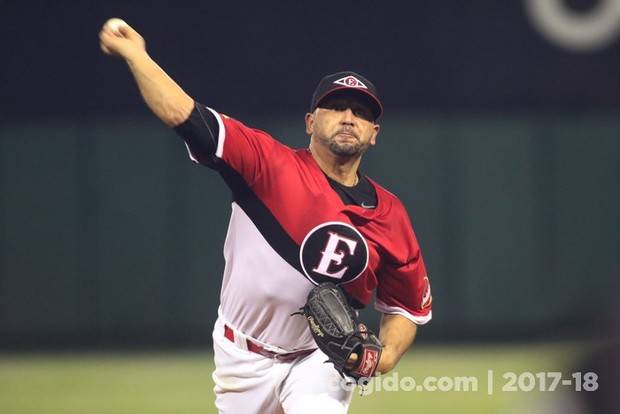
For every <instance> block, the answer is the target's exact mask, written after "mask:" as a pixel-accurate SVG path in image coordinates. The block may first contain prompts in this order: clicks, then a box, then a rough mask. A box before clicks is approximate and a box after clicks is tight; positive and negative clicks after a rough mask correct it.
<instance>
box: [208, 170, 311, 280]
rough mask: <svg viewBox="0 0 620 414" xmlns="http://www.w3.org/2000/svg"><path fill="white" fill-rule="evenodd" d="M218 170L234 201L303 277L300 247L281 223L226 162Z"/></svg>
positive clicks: (279, 253)
mask: <svg viewBox="0 0 620 414" xmlns="http://www.w3.org/2000/svg"><path fill="white" fill-rule="evenodd" d="M217 170H218V171H219V173H220V175H221V176H222V178H223V179H224V181H225V182H226V184H227V185H228V187H229V188H230V189H231V191H232V193H233V201H234V202H236V203H237V204H239V206H240V207H241V208H242V209H243V211H244V212H245V214H247V215H248V217H250V219H251V220H252V223H254V225H255V226H256V228H257V229H258V231H260V233H261V234H262V235H263V237H264V238H265V240H267V243H269V245H270V246H271V247H272V248H273V249H274V250H275V251H276V252H277V253H278V255H279V256H280V257H281V258H283V259H284V260H285V261H286V262H287V263H288V264H290V265H291V266H292V267H293V268H295V269H296V270H297V271H298V272H299V273H301V275H302V276H303V274H304V271H303V269H302V267H301V263H300V262H299V247H300V246H299V245H298V244H297V243H296V242H295V240H293V239H292V238H291V236H289V234H288V233H287V232H286V230H284V228H283V227H282V225H281V224H280V222H279V221H278V220H277V219H276V218H275V217H274V215H273V214H272V213H271V211H269V209H268V208H267V206H266V205H265V204H264V203H263V202H262V201H261V200H260V199H259V198H258V196H257V195H256V194H254V192H253V191H252V190H251V189H250V187H248V185H247V184H246V182H245V180H244V179H243V177H242V176H241V175H240V174H239V173H238V172H237V171H235V170H234V169H233V168H231V167H230V166H228V165H227V164H226V163H225V162H219V163H218V164H217Z"/></svg>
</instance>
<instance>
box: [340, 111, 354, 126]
mask: <svg viewBox="0 0 620 414" xmlns="http://www.w3.org/2000/svg"><path fill="white" fill-rule="evenodd" d="M354 122H355V115H353V111H352V110H351V108H347V109H345V110H344V111H342V119H341V121H340V123H341V124H343V125H353V124H354Z"/></svg>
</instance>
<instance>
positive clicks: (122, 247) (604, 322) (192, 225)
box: [0, 0, 620, 349]
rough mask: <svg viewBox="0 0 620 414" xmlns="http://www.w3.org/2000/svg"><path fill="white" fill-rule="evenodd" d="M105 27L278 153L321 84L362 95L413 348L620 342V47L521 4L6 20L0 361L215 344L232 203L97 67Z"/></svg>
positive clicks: (85, 6)
mask: <svg viewBox="0 0 620 414" xmlns="http://www.w3.org/2000/svg"><path fill="white" fill-rule="evenodd" d="M600 4H602V2H601V3H599V2H597V1H585V0H582V1H577V0H571V1H566V2H565V5H566V7H567V10H569V11H570V12H572V13H576V15H577V16H580V15H586V14H588V13H591V12H592V11H593V10H595V9H596V7H599V6H600ZM113 16H117V17H121V18H123V19H124V20H126V21H127V22H128V23H129V24H131V25H132V26H133V27H134V28H135V29H137V30H138V31H139V32H140V33H141V34H142V35H143V36H144V37H145V39H146V41H147V48H148V50H149V53H150V54H151V56H152V57H153V58H154V59H155V60H156V61H157V62H159V63H160V65H161V66H162V67H163V68H164V69H165V70H166V71H167V72H168V73H169V74H170V75H171V76H172V77H173V78H174V79H176V80H177V81H178V82H179V83H180V84H181V85H182V86H183V87H184V89H185V90H186V91H188V93H190V95H192V96H193V97H194V98H195V99H197V100H199V101H201V102H203V103H205V104H207V105H209V106H212V107H214V108H216V109H218V110H220V111H222V112H224V113H227V114H229V115H231V116H234V117H236V118H239V119H241V120H243V121H244V122H246V123H247V124H250V125H253V126H256V127H258V128H261V129H265V130H267V131H269V132H270V133H272V134H273V135H274V136H276V137H277V138H279V139H280V140H281V141H283V142H285V143H287V144H289V145H291V146H296V147H297V146H305V145H307V137H306V136H305V134H304V130H303V123H302V122H303V115H304V113H305V111H307V108H308V106H309V103H310V97H311V94H312V91H313V89H314V87H315V85H316V84H317V83H318V81H319V79H320V78H321V77H322V76H323V75H325V74H327V73H332V72H336V71H340V70H345V69H350V70H354V71H357V72H360V73H362V74H364V75H365V76H366V77H368V78H370V79H371V80H372V81H373V82H374V83H375V85H376V86H377V87H378V89H379V92H380V94H381V96H382V98H383V101H384V106H385V113H386V114H385V117H384V119H383V120H382V132H381V134H380V136H379V145H378V146H377V147H376V148H374V149H373V150H371V151H370V152H369V153H368V154H367V157H366V159H365V161H364V169H365V171H366V172H367V173H368V174H369V175H370V176H371V177H374V178H376V179H377V180H378V181H379V182H380V183H382V184H384V185H385V186H387V187H388V188H389V189H390V190H392V191H394V192H395V193H396V194H397V195H399V197H400V198H401V199H402V200H403V201H404V202H405V204H406V206H407V208H408V210H409V213H410V215H411V217H412V219H413V222H414V227H415V230H416V233H417V236H418V238H419V241H420V243H421V246H422V249H423V252H424V255H425V259H426V262H427V267H428V268H429V273H430V277H431V282H432V286H433V296H434V320H433V322H432V323H431V324H430V325H428V326H427V327H424V328H423V329H422V330H421V332H422V333H421V335H420V340H421V341H448V340H485V339H490V340H506V339H514V340H524V339H545V340H546V339H580V338H593V337H595V338H598V337H609V335H615V334H616V330H615V328H614V327H615V326H616V324H617V322H618V307H617V303H618V286H619V285H618V276H619V268H620V266H619V264H618V263H619V262H618V252H619V251H620V239H619V237H618V236H619V233H618V230H619V219H618V211H619V207H620V194H619V192H618V184H617V183H618V179H620V163H619V161H620V159H619V158H620V157H619V151H620V118H619V115H620V93H619V92H620V90H619V86H620V83H619V80H618V74H619V73H620V36H619V35H618V34H617V33H616V34H613V35H611V36H610V40H609V41H608V42H607V43H606V44H604V45H600V46H598V47H595V46H593V47H592V48H589V49H585V50H584V49H582V50H576V49H575V48H570V47H567V46H566V45H562V44H559V43H557V42H554V41H552V40H551V39H550V38H549V37H547V36H545V35H544V34H543V33H542V32H541V31H540V30H538V29H537V28H536V27H535V26H534V24H533V23H532V18H531V17H530V16H529V15H528V13H527V12H526V7H525V1H511V2H497V1H490V0H487V1H477V2H415V1H408V2H390V3H389V4H381V5H380V4H379V3H377V2H370V1H342V2H322V1H316V2H304V3H302V2H299V3H292V2H269V1H267V2H247V3H241V2H230V3H222V2H207V1H201V2H195V1H185V2H171V1H162V0H159V1H154V2H134V3H132V4H124V3H121V2H105V3H89V2H72V1H66V2H47V1H39V2H36V1H26V2H13V1H0V23H1V24H0V39H2V49H3V51H2V55H1V56H2V58H1V59H2V62H1V63H0V74H1V76H0V82H1V84H0V90H1V92H0V97H1V98H2V99H0V347H4V348H20V349H21V348H31V347H65V346H112V345H114V346H116V345H122V346H134V345H140V346H143V345H149V346H151V345H162V344H163V345H166V344H173V345H195V344H203V343H206V342H208V341H209V340H210V329H211V325H212V323H213V320H214V319H215V316H216V309H217V300H218V294H219V287H220V280H221V271H222V267H223V259H222V254H221V249H222V242H223V239H224V236H225V231H226V225H227V221H228V215H229V211H230V207H229V198H230V197H229V194H228V191H227V189H226V188H225V186H224V185H223V183H221V182H220V180H219V179H218V177H217V176H216V175H215V174H213V173H212V172H210V171H209V170H207V169H205V168H201V167H198V166H194V165H193V164H192V163H190V162H189V161H188V160H187V158H186V155H185V149H184V148H183V145H182V144H180V142H179V141H178V139H176V137H175V135H174V133H173V132H172V131H170V130H169V129H167V128H166V127H164V126H163V125H162V124H160V123H159V121H157V120H156V119H155V117H153V116H152V115H150V114H149V112H148V109H146V107H145V106H144V104H143V102H142V100H141V98H140V95H139V93H138V91H137V88H136V87H135V84H134V82H133V80H132V78H131V76H130V74H129V72H128V70H127V67H126V65H125V64H124V63H123V62H122V61H121V60H119V59H117V58H112V57H109V56H106V55H104V54H103V53H101V52H100V50H99V46H98V38H97V34H98V31H99V29H100V27H101V26H102V24H103V23H104V22H105V20H106V19H107V18H109V17H113ZM619 20H620V19H619ZM282 288H283V289H285V288H286V287H285V286H284V287H282ZM367 317H368V318H372V315H371V314H370V313H369V314H368V315H367ZM610 330H611V332H610Z"/></svg>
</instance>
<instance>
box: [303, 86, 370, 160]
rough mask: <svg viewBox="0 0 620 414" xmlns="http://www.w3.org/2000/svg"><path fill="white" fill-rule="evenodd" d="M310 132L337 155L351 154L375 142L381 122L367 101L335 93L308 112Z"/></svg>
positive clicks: (358, 153)
mask: <svg viewBox="0 0 620 414" xmlns="http://www.w3.org/2000/svg"><path fill="white" fill-rule="evenodd" d="M306 132H307V133H308V134H309V135H310V136H311V137H312V138H313V139H314V140H315V141H316V142H317V144H320V145H324V146H326V147H328V148H329V149H330V151H331V152H332V153H333V154H335V155H338V156H341V157H351V156H357V155H361V154H363V153H364V152H365V151H366V150H367V149H368V147H369V146H371V145H375V143H376V137H377V134H378V133H379V125H378V124H375V122H374V117H373V115H372V111H371V110H370V108H369V107H368V106H367V105H365V104H364V103H363V102H361V101H359V100H358V99H356V98H355V97H352V96H346V95H345V96H334V97H328V98H326V99H325V100H324V101H323V102H321V104H320V105H319V107H318V108H317V109H316V110H315V111H314V113H311V114H307V115H306Z"/></svg>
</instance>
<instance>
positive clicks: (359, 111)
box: [353, 107, 373, 121]
mask: <svg viewBox="0 0 620 414" xmlns="http://www.w3.org/2000/svg"><path fill="white" fill-rule="evenodd" d="M353 114H354V115H355V116H357V117H358V118H362V119H365V120H366V121H372V120H373V118H372V114H371V113H370V111H369V110H368V109H367V108H364V107H357V108H353Z"/></svg>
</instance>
